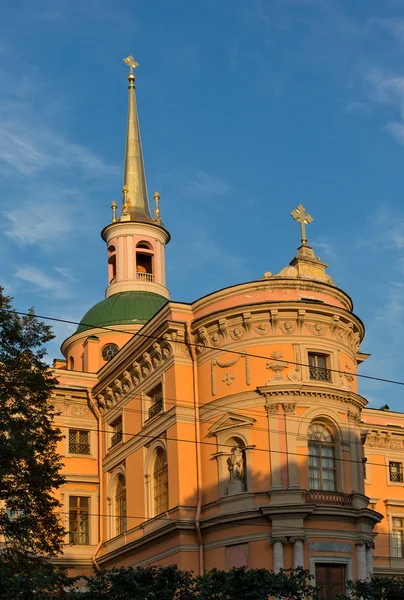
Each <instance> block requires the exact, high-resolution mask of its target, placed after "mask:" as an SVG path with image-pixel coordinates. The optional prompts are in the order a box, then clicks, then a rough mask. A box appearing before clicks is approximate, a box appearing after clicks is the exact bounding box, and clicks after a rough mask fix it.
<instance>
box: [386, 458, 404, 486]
mask: <svg viewBox="0 0 404 600" xmlns="http://www.w3.org/2000/svg"><path fill="white" fill-rule="evenodd" d="M389 473H390V481H394V482H398V483H402V482H403V465H402V463H400V462H390V463H389Z"/></svg>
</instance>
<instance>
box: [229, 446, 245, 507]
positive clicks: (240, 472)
mask: <svg viewBox="0 0 404 600" xmlns="http://www.w3.org/2000/svg"><path fill="white" fill-rule="evenodd" d="M227 467H228V469H229V473H230V483H229V491H228V493H229V496H231V495H233V494H240V493H241V492H244V491H245V484H244V478H245V458H244V452H243V450H242V449H241V448H240V446H234V448H232V449H231V456H229V457H228V459H227Z"/></svg>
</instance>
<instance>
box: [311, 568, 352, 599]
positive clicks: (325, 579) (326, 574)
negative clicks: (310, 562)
mask: <svg viewBox="0 0 404 600" xmlns="http://www.w3.org/2000/svg"><path fill="white" fill-rule="evenodd" d="M316 585H318V587H319V588H320V592H319V596H320V598H325V599H326V600H334V599H335V598H336V597H337V594H345V565H333V564H322V563H316Z"/></svg>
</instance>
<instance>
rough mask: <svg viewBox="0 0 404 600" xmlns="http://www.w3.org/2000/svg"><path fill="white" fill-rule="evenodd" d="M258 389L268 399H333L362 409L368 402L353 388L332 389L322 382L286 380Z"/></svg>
mask: <svg viewBox="0 0 404 600" xmlns="http://www.w3.org/2000/svg"><path fill="white" fill-rule="evenodd" d="M285 384H286V385H285ZM286 386H288V387H286ZM257 390H258V392H259V393H260V394H262V395H263V396H265V398H266V399H267V400H268V399H272V398H273V399H278V398H280V397H286V398H288V399H290V398H291V397H293V398H294V399H296V400H297V399H298V398H320V399H322V400H324V401H327V400H332V401H337V402H343V403H345V404H352V405H353V406H355V407H356V408H358V409H359V410H362V408H363V407H364V406H366V404H367V400H366V399H365V398H363V397H362V396H360V395H359V394H356V393H355V392H353V391H351V390H346V391H345V390H341V389H335V390H332V389H330V388H329V387H328V386H322V385H321V384H317V385H316V387H314V385H310V384H300V385H296V383H294V384H293V383H290V384H287V382H284V383H280V384H277V385H270V386H269V385H266V386H259V387H258V388H257Z"/></svg>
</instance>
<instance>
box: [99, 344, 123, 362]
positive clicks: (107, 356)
mask: <svg viewBox="0 0 404 600" xmlns="http://www.w3.org/2000/svg"><path fill="white" fill-rule="evenodd" d="M118 350H119V348H118V346H117V345H116V344H107V345H106V346H104V348H103V349H102V358H103V359H104V360H107V361H108V360H111V358H114V356H115V354H116V353H117V352H118Z"/></svg>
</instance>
